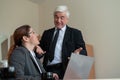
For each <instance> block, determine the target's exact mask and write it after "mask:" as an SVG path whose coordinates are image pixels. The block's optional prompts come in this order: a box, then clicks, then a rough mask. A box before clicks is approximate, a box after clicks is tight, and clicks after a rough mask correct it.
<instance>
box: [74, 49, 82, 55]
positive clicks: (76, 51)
mask: <svg viewBox="0 0 120 80" xmlns="http://www.w3.org/2000/svg"><path fill="white" fill-rule="evenodd" d="M82 49H83V48H82V47H80V48H78V49H76V50H75V51H74V53H75V54H79V53H80V52H81V51H82Z"/></svg>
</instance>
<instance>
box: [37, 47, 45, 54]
mask: <svg viewBox="0 0 120 80" xmlns="http://www.w3.org/2000/svg"><path fill="white" fill-rule="evenodd" d="M35 48H36V52H37V53H38V54H41V55H42V54H45V53H46V51H43V50H42V48H41V47H40V46H36V47H35Z"/></svg>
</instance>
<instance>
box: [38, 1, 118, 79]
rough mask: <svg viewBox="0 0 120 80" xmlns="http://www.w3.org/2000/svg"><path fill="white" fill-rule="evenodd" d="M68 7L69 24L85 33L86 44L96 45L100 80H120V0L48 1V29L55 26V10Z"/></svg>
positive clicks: (45, 14) (45, 20)
mask: <svg viewBox="0 0 120 80" xmlns="http://www.w3.org/2000/svg"><path fill="white" fill-rule="evenodd" d="M61 4H62V5H64V4H65V5H67V6H68V7H69V9H70V12H71V16H70V21H69V25H71V26H72V27H74V28H78V29H80V30H81V31H82V32H83V36H84V39H85V41H86V43H89V44H92V45H93V47H94V56H95V71H96V78H120V62H119V60H120V58H119V57H120V47H119V46H120V36H119V34H120V31H119V30H120V0H45V1H44V3H42V4H40V5H41V6H42V7H44V19H43V20H44V23H43V25H44V26H45V28H46V29H47V28H50V27H53V15H52V11H53V10H54V8H55V7H56V6H57V5H61Z"/></svg>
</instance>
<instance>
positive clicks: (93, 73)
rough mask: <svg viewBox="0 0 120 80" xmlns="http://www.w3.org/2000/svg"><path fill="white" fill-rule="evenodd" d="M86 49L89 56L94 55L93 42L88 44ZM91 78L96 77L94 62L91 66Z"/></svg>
mask: <svg viewBox="0 0 120 80" xmlns="http://www.w3.org/2000/svg"><path fill="white" fill-rule="evenodd" d="M86 49H87V53H88V56H91V57H94V53H93V46H92V45H91V44H86ZM89 79H95V65H94V64H93V66H92V68H91V71H90V75H89Z"/></svg>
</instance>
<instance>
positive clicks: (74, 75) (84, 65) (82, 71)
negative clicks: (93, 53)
mask: <svg viewBox="0 0 120 80" xmlns="http://www.w3.org/2000/svg"><path fill="white" fill-rule="evenodd" d="M93 61H94V58H93V57H90V56H84V55H79V54H74V53H72V55H71V58H70V61H69V63H68V67H67V69H66V72H65V75H64V79H63V80H70V79H88V76H89V73H90V70H91V67H92V65H93Z"/></svg>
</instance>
